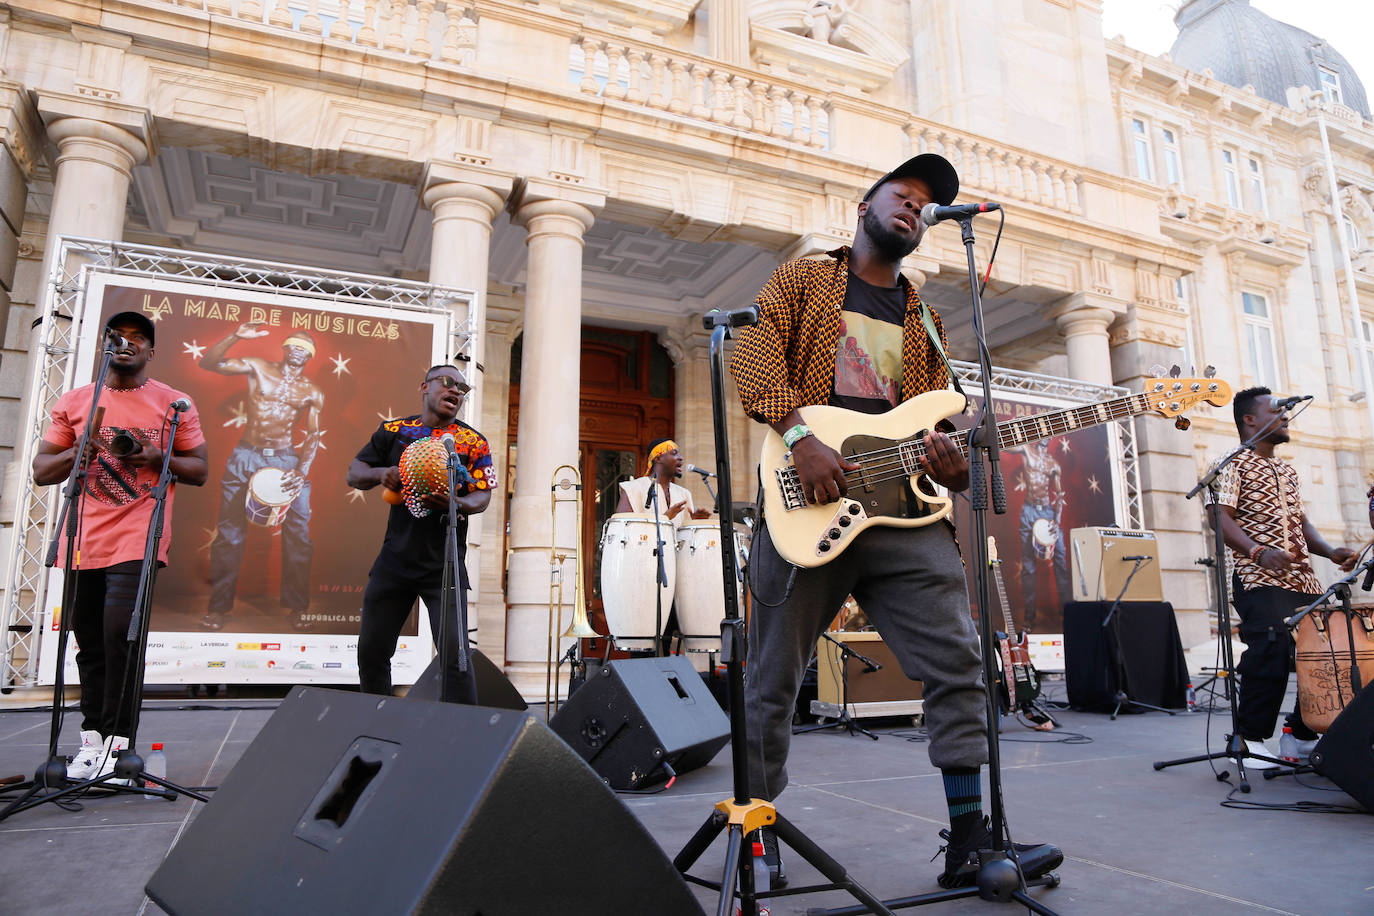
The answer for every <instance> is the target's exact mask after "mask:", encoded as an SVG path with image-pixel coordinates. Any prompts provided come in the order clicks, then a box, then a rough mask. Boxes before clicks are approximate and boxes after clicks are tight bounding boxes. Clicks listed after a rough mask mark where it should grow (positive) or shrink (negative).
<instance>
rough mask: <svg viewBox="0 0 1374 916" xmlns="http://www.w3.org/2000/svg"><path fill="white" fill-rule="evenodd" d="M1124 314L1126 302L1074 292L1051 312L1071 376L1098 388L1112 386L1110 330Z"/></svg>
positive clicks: (1049, 314)
mask: <svg viewBox="0 0 1374 916" xmlns="http://www.w3.org/2000/svg"><path fill="white" fill-rule="evenodd" d="M1124 311H1125V305H1124V303H1120V302H1118V301H1116V300H1114V299H1111V298H1109V297H1105V296H1098V295H1095V294H1093V293H1074V294H1073V295H1071V296H1069V297H1067V298H1066V299H1063V300H1061V301H1060V302H1059V303H1058V304H1056V305H1055V306H1053V307H1052V308H1051V309H1050V310H1049V312H1048V314H1047V317H1049V318H1052V319H1054V323H1055V325H1056V327H1058V328H1059V331H1060V333H1062V334H1063V335H1064V349H1065V351H1066V352H1067V354H1068V357H1069V375H1070V376H1072V377H1073V378H1076V379H1081V380H1083V381H1085V382H1093V383H1095V384H1098V385H1110V384H1112V351H1111V345H1110V343H1109V340H1108V336H1107V328H1108V327H1110V326H1111V323H1112V322H1113V321H1114V320H1115V319H1116V317H1117V316H1118V315H1120V314H1122V313H1123V312H1124Z"/></svg>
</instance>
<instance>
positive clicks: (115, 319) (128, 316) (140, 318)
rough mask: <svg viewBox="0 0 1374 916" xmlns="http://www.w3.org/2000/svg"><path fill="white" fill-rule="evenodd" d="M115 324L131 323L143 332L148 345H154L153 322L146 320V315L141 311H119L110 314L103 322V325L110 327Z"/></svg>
mask: <svg viewBox="0 0 1374 916" xmlns="http://www.w3.org/2000/svg"><path fill="white" fill-rule="evenodd" d="M117 324H131V325H133V326H134V327H136V328H138V329H139V330H140V331H142V332H143V336H144V337H146V338H148V345H149V346H155V344H154V342H153V336H154V335H153V323H152V322H151V321H149V320H148V316H147V315H144V314H143V313H142V312H120V313H119V314H117V315H111V316H110V320H109V321H106V322H105V327H107V328H112V327H114V326H115V325H117Z"/></svg>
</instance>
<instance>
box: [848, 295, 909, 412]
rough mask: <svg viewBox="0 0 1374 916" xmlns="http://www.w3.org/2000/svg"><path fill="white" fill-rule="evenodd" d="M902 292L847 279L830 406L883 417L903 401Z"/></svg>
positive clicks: (903, 305) (904, 307)
mask: <svg viewBox="0 0 1374 916" xmlns="http://www.w3.org/2000/svg"><path fill="white" fill-rule="evenodd" d="M905 319H906V290H905V288H904V287H902V286H895V287H890V288H889V287H882V286H874V285H872V284H871V283H867V282H865V281H864V280H862V279H860V278H859V277H857V276H855V275H854V274H852V273H851V274H850V275H849V277H848V283H847V284H846V285H845V291H844V307H843V308H842V309H841V311H840V336H839V339H838V340H836V342H835V383H834V386H833V387H832V388H831V392H830V401H829V403H830V405H831V406H832V407H843V408H845V409H846V410H857V411H861V412H863V413H885V412H887V411H889V410H891V409H892V408H893V407H895V406H896V405H897V403H898V402H899V401H900V400H901V397H902V323H903V321H904V320H905Z"/></svg>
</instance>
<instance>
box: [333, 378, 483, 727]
mask: <svg viewBox="0 0 1374 916" xmlns="http://www.w3.org/2000/svg"><path fill="white" fill-rule="evenodd" d="M470 390H471V387H470V386H469V385H468V383H467V382H466V381H465V380H464V379H463V374H462V373H461V372H459V371H458V369H457V367H455V366H449V365H439V366H432V367H430V369H429V371H428V372H426V373H425V380H424V381H423V382H421V383H420V394H421V396H422V399H423V404H424V410H423V411H422V412H421V413H419V414H416V415H414V416H410V417H403V418H401V419H399V420H387V421H386V422H384V423H382V424H381V425H380V426H378V427H377V431H376V432H374V433H373V434H372V438H371V440H369V442H368V443H367V445H365V446H363V448H362V451H360V452H358V455H357V457H356V458H354V459H353V463H352V464H350V465H349V466H348V485H349V486H350V487H356V488H357V489H359V490H370V489H372V488H373V487H375V486H377V485H378V484H381V485H382V486H383V487H385V488H386V489H388V490H391V491H393V492H397V493H399V492H400V490H401V469H400V462H401V453H402V452H404V451H405V450H406V446H408V445H410V444H411V443H413V442H415V441H417V440H419V439H428V438H440V437H442V436H443V435H444V434H445V433H452V434H453V437H454V448H455V450H456V451H457V453H458V457H459V459H460V460H461V462H462V467H463V470H465V471H466V472H467V481H466V482H460V484H459V486H458V490H457V499H456V502H457V507H458V557H457V560H456V563H457V569H455V570H454V573H455V574H456V576H457V588H456V589H455V594H454V595H453V596H452V597H453V601H452V604H451V605H450V606H451V607H452V608H454V609H455V611H456V610H458V609H464V610H466V608H467V593H468V574H467V566H466V564H465V563H464V562H463V559H464V553H465V551H466V549H467V529H468V523H467V518H468V516H469V515H476V514H478V513H479V512H485V511H486V508H487V506H488V505H489V504H490V503H491V491H492V490H494V489H495V488H496V471H495V468H494V467H493V466H492V461H491V448H490V447H489V446H488V445H487V440H486V438H485V437H483V435H482V434H481V433H479V432H478V431H477V430H475V429H473V428H472V427H471V426H468V425H467V424H466V423H464V422H463V421H461V420H459V419H458V408H459V406H461V404H462V403H463V397H464V396H465V395H466V394H467V393H468V391H470ZM408 503H409V504H395V505H392V507H391V514H390V515H389V516H388V518H387V524H386V537H385V538H384V539H383V540H382V550H381V552H380V553H378V554H377V560H376V562H374V563H373V564H372V570H371V571H370V572H369V573H368V578H367V589H366V590H365V591H364V592H363V619H362V626H361V629H360V630H359V633H358V682H359V684H360V686H361V687H362V690H363V692H364V693H378V694H383V695H388V696H389V695H390V694H391V656H393V655H395V654H396V639H397V638H398V637H399V636H400V635H401V627H402V626H403V625H404V624H405V621H406V618H407V617H409V616H410V609H411V608H412V607H414V606H415V599H416V598H421V599H423V600H424V602H425V608H426V609H427V610H428V611H429V627H430V631H431V633H432V634H433V636H434V639H435V641H436V642H437V641H438V639H439V632H440V630H439V601H440V595H439V591H440V586H441V585H442V583H443V576H444V544H445V537H446V534H447V525H448V495H447V494H443V495H433V496H429V497H427V504H426V505H421V503H420V502H419V501H416V500H409V501H408ZM411 506H414V508H411ZM417 511H418V512H420V513H422V514H420V515H418V516H417V515H416V512H417ZM465 616H466V615H464V617H465ZM459 636H460V634H459V632H458V624H457V622H456V620H455V619H453V618H450V619H449V626H448V653H447V654H448V668H447V670H446V671H445V672H444V680H445V687H446V688H447V689H446V690H445V691H444V692H445V693H446V694H447V695H448V697H449V698H450V699H452V700H453V701H454V702H457V703H476V702H477V683H476V679H475V677H474V675H473V669H472V665H468V667H467V671H466V672H463V671H459V670H458V664H459V645H460V642H459Z"/></svg>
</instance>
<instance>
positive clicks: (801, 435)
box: [782, 423, 814, 448]
mask: <svg viewBox="0 0 1374 916" xmlns="http://www.w3.org/2000/svg"><path fill="white" fill-rule="evenodd" d="M811 435H814V433H812V432H811V427H809V426H807V425H806V424H805V423H798V424H797V425H796V426H794V427H792V428H791V429H789V430H788V431H787V432H785V433H783V434H782V444H783V445H785V446H787V447H788V448H791V447H792V446H794V445H796V444H797V443H798V442H800V441H802V440H803V439H805V438H806V437H807V436H811Z"/></svg>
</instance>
